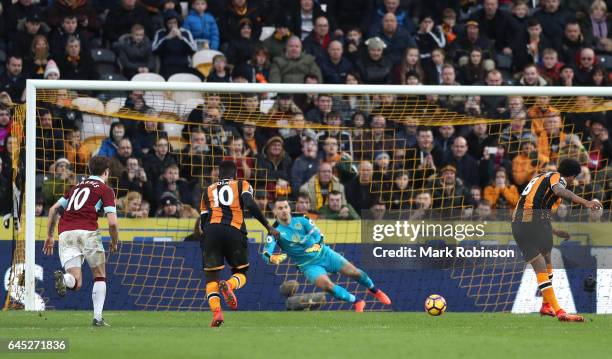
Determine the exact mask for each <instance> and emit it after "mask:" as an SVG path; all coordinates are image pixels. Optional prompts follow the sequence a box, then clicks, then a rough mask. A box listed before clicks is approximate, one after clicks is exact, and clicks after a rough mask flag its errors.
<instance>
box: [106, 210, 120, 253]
mask: <svg viewBox="0 0 612 359" xmlns="http://www.w3.org/2000/svg"><path fill="white" fill-rule="evenodd" d="M106 219H107V220H108V233H110V236H111V244H110V248H109V249H110V252H111V253H113V252H116V251H117V243H118V242H119V221H117V213H115V212H108V213H106Z"/></svg>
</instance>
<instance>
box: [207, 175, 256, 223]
mask: <svg viewBox="0 0 612 359" xmlns="http://www.w3.org/2000/svg"><path fill="white" fill-rule="evenodd" d="M245 192H248V193H250V194H251V195H252V194H253V187H251V185H250V184H249V182H247V181H244V180H228V179H225V180H221V181H219V182H217V183H213V184H211V185H210V186H208V188H207V189H206V191H205V192H204V194H203V195H202V201H201V203H200V213H202V214H204V213H208V220H207V223H206V224H216V223H219V224H225V225H228V226H232V227H234V228H236V229H238V230H240V231H242V232H244V233H247V230H246V225H245V224H244V214H243V208H244V204H243V203H242V194H243V193H245Z"/></svg>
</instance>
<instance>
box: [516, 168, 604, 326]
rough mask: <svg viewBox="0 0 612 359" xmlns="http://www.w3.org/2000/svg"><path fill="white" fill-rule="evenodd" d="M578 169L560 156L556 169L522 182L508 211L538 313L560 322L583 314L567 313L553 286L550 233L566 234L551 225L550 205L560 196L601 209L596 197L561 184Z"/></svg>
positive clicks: (568, 179)
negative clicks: (538, 299) (535, 290)
mask: <svg viewBox="0 0 612 359" xmlns="http://www.w3.org/2000/svg"><path fill="white" fill-rule="evenodd" d="M579 173H580V163H579V162H578V161H576V160H573V159H564V160H563V161H561V163H560V164H559V168H558V172H546V173H541V174H539V175H537V176H535V177H534V178H532V179H531V181H529V183H528V184H527V186H525V189H524V190H523V192H522V193H521V196H520V198H519V201H518V203H517V204H516V208H515V209H514V213H513V215H512V235H513V236H514V239H515V240H516V244H517V245H518V246H519V248H520V250H521V252H522V253H523V256H524V257H525V259H526V261H527V263H530V264H531V266H532V267H533V270H534V271H535V273H536V277H537V281H538V287H539V289H540V292H541V293H542V307H541V309H540V314H542V315H547V316H551V317H557V319H559V321H562V322H584V317H582V316H581V315H574V314H568V313H566V312H565V310H563V309H561V306H560V305H559V303H558V302H557V297H556V296H555V291H554V290H553V285H552V277H553V266H552V261H551V256H550V251H551V250H552V247H553V235H557V236H559V237H563V238H565V239H567V238H569V234H567V233H565V232H563V231H558V230H555V229H553V228H552V226H551V223H550V221H551V217H552V215H551V211H552V207H553V205H554V204H555V203H557V202H558V201H559V200H560V199H561V198H563V199H566V200H568V201H571V202H572V203H576V204H579V205H582V206H583V207H585V208H587V209H590V210H600V209H601V203H599V201H589V200H586V199H584V198H582V197H580V196H578V195H576V194H575V193H574V192H572V191H570V190H568V189H566V188H565V187H566V185H567V183H571V182H572V181H573V180H574V178H575V177H576V176H577V175H578V174H579Z"/></svg>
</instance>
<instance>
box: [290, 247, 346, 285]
mask: <svg viewBox="0 0 612 359" xmlns="http://www.w3.org/2000/svg"><path fill="white" fill-rule="evenodd" d="M347 263H348V261H347V260H346V258H344V257H343V256H342V255H341V254H340V253H338V252H336V251H334V250H333V249H331V248H329V247H327V246H324V247H323V251H322V253H321V255H319V256H318V257H317V258H316V259H315V260H313V261H312V262H309V263H307V264H304V265H301V266H298V268H299V269H300V271H301V272H302V273H304V276H305V277H306V279H307V280H308V282H310V283H314V282H315V281H316V280H317V278H319V277H320V276H322V275H327V273H338V272H340V270H341V269H342V267H344V266H345V265H346V264H347Z"/></svg>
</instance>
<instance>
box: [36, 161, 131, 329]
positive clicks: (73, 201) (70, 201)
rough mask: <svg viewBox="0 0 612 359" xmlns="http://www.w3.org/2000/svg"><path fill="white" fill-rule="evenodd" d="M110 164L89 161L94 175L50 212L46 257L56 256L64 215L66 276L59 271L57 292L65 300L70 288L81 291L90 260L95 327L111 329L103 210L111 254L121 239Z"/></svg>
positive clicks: (61, 253) (62, 251)
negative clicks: (106, 307) (105, 311)
mask: <svg viewBox="0 0 612 359" xmlns="http://www.w3.org/2000/svg"><path fill="white" fill-rule="evenodd" d="M109 164H110V161H109V159H108V158H107V157H103V156H95V157H92V159H91V160H90V161H89V173H90V174H91V175H90V176H89V177H87V178H86V179H84V180H83V181H81V183H79V184H78V185H76V186H74V187H72V188H71V189H70V190H69V191H68V192H66V193H65V194H64V196H62V197H61V198H60V199H59V200H58V201H57V202H56V203H55V204H54V205H53V206H52V207H51V209H49V222H48V224H47V240H46V241H45V245H44V248H43V252H44V253H45V254H46V255H52V254H53V243H54V238H53V237H54V232H55V223H56V222H57V219H58V217H60V215H61V218H60V220H59V226H58V232H59V244H58V250H59V257H60V261H61V263H62V267H63V268H64V270H65V271H66V272H65V273H64V272H62V271H61V270H57V271H55V273H54V278H55V290H56V291H57V294H58V295H59V296H61V297H63V296H65V295H66V288H67V289H70V290H75V291H76V290H79V288H81V284H82V272H81V265H82V264H83V261H85V260H86V261H87V264H88V265H89V267H90V268H91V272H92V274H93V280H94V284H93V289H92V292H91V299H92V301H93V310H94V313H93V322H92V325H93V326H95V327H104V326H108V324H106V322H105V321H104V318H102V309H103V308H104V300H105V298H106V269H105V262H106V258H105V256H104V247H103V246H102V238H101V236H100V232H99V231H98V212H99V211H101V210H103V211H104V213H105V214H106V218H107V219H108V231H109V233H110V235H111V243H110V251H111V253H112V252H115V251H116V250H117V242H118V239H119V229H118V226H117V209H116V208H115V193H114V192H113V190H112V189H111V188H110V187H108V186H107V185H106V181H107V180H108V176H109Z"/></svg>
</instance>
